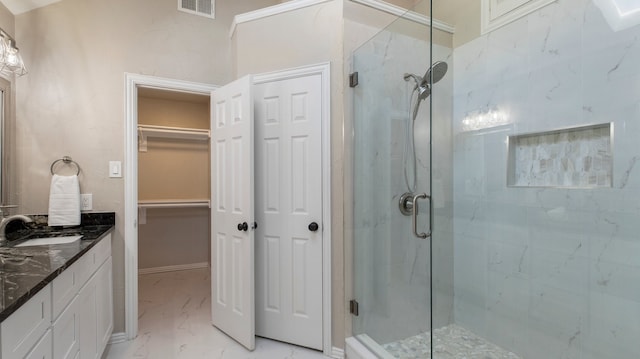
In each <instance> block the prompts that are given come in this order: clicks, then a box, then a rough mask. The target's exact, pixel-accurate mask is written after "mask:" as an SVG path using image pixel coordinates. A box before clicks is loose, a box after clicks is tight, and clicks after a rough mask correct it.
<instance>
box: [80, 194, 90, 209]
mask: <svg viewBox="0 0 640 359" xmlns="http://www.w3.org/2000/svg"><path fill="white" fill-rule="evenodd" d="M92 209H93V194H91V193H83V194H81V195H80V210H81V211H90V210H92Z"/></svg>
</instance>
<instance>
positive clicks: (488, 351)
mask: <svg viewBox="0 0 640 359" xmlns="http://www.w3.org/2000/svg"><path fill="white" fill-rule="evenodd" d="M434 342H435V345H434V358H435V359H461V358H464V359H521V358H520V357H519V356H517V355H516V354H514V353H512V352H509V351H507V350H505V349H503V348H501V347H499V346H497V345H495V344H493V343H491V342H489V341H487V340H486V339H484V338H482V337H479V336H477V335H475V334H474V333H472V332H470V331H468V330H467V329H464V328H462V327H460V326H458V325H455V324H451V325H447V326H446V327H442V328H439V329H436V330H435V331H434ZM430 343H431V337H430V335H429V333H422V334H418V335H416V336H413V337H409V338H407V339H403V340H398V341H395V342H392V343H387V344H383V345H382V347H383V348H384V349H385V350H386V351H387V352H388V353H389V354H391V355H392V356H393V357H395V358H399V359H418V358H429V353H430V351H431V349H430Z"/></svg>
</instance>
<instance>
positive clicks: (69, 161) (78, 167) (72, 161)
mask: <svg viewBox="0 0 640 359" xmlns="http://www.w3.org/2000/svg"><path fill="white" fill-rule="evenodd" d="M60 161H62V162H64V164H67V165H68V164H72V165H74V166H76V168H77V169H78V171H77V172H76V176H77V175H79V174H80V165H79V164H78V162H76V161H74V160H72V159H71V157H69V156H64V157H62V158H60V159H57V160H55V161H53V163H52V164H51V174H52V175H54V174H55V172H53V167H55V165H56V164H57V163H58V162H60Z"/></svg>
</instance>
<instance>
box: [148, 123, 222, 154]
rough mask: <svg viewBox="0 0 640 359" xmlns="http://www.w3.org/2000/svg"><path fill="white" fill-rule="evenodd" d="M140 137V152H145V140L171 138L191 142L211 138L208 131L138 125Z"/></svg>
mask: <svg viewBox="0 0 640 359" xmlns="http://www.w3.org/2000/svg"><path fill="white" fill-rule="evenodd" d="M138 135H139V137H140V151H143V152H144V151H146V150H147V138H149V137H155V138H171V139H180V140H191V141H208V140H209V138H211V131H210V130H203V129H199V128H185V127H168V126H154V125H138Z"/></svg>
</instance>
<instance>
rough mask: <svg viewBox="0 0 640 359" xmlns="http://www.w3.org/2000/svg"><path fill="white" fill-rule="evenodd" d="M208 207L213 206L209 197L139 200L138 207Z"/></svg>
mask: <svg viewBox="0 0 640 359" xmlns="http://www.w3.org/2000/svg"><path fill="white" fill-rule="evenodd" d="M185 207H207V208H211V201H210V200H208V199H175V200H174V199H160V200H155V199H154V200H142V201H138V208H185Z"/></svg>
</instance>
